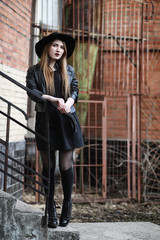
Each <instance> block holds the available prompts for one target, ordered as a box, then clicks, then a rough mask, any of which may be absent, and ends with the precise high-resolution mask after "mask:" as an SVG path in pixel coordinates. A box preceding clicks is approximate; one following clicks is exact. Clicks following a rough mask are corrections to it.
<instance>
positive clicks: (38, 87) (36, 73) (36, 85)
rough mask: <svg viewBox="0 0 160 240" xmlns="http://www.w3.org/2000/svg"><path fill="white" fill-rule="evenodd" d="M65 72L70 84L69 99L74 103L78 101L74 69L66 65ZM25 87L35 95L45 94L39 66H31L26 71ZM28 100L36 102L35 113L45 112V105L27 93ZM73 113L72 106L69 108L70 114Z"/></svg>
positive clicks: (44, 85) (43, 80) (43, 79)
mask: <svg viewBox="0 0 160 240" xmlns="http://www.w3.org/2000/svg"><path fill="white" fill-rule="evenodd" d="M55 67H56V68H57V69H58V68H59V66H58V64H56V65H55ZM67 72H68V77H69V83H70V97H71V98H73V99H74V102H75V103H76V102H77V100H78V81H77V79H76V77H75V73H74V68H73V67H72V66H70V65H67ZM26 85H27V87H28V88H30V89H31V90H33V91H34V92H35V93H36V94H39V95H40V96H42V95H43V94H47V93H46V83H45V78H44V74H43V72H42V70H41V69H40V65H39V64H36V65H33V66H31V67H30V68H29V69H28V71H27V77H26ZM28 95H29V96H30V98H31V99H32V100H33V101H35V102H36V111H37V112H45V104H44V103H43V102H42V101H41V100H39V99H38V98H36V97H35V96H33V95H31V94H30V93H28ZM73 112H75V108H74V106H72V107H71V112H70V113H73Z"/></svg>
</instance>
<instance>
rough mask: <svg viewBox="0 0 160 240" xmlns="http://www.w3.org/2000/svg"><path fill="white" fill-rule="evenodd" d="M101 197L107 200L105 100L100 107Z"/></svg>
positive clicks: (105, 99)
mask: <svg viewBox="0 0 160 240" xmlns="http://www.w3.org/2000/svg"><path fill="white" fill-rule="evenodd" d="M102 164H103V167H102V197H103V198H107V176H106V172H107V98H104V102H103V105H102Z"/></svg>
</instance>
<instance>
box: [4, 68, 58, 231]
mask: <svg viewBox="0 0 160 240" xmlns="http://www.w3.org/2000/svg"><path fill="white" fill-rule="evenodd" d="M0 75H1V76H2V77H4V78H6V79H8V80H9V81H10V82H12V83H14V84H15V85H16V86H18V87H20V88H21V89H23V90H25V91H26V92H27V93H30V95H32V96H34V97H36V98H37V99H39V100H40V101H41V102H43V103H46V105H47V103H48V101H47V100H45V99H44V98H42V97H41V96H40V95H38V94H37V93H35V92H34V91H32V90H31V89H29V88H28V87H25V86H24V85H22V84H21V83H19V82H17V81H16V80H15V79H13V78H11V77H9V76H8V75H6V74H5V73H3V72H1V71H0ZM1 99H2V100H5V99H4V98H1ZM5 102H6V103H7V104H8V106H9V109H10V107H11V106H12V107H15V108H16V109H18V110H20V111H21V112H22V113H23V114H24V111H23V110H22V109H20V108H18V107H17V106H15V105H14V104H12V103H11V104H10V102H8V101H7V100H5ZM52 106H53V107H55V108H56V105H55V104H52ZM57 111H58V110H57ZM0 114H3V115H4V116H5V117H7V119H9V120H12V121H14V122H16V123H17V124H18V125H20V126H21V127H23V128H25V129H27V130H28V131H30V132H32V133H34V134H38V133H36V132H34V131H33V130H32V129H30V128H28V127H26V126H25V125H23V124H22V123H20V122H19V121H17V120H16V119H14V118H12V117H11V116H10V115H9V114H10V111H9V114H5V113H4V112H2V111H0ZM24 115H25V114H24ZM46 123H47V138H44V137H43V136H41V135H40V134H38V135H39V136H40V137H41V138H43V139H45V140H47V142H48V144H47V145H48V151H47V152H48V166H49V168H48V178H47V181H48V184H47V185H48V187H47V186H45V185H43V184H41V183H39V184H40V185H42V186H43V187H44V188H45V189H46V187H47V189H49V185H50V170H49V169H50V154H49V152H50V136H49V118H48V106H47V107H46ZM6 136H7V134H6ZM8 142H9V134H8V139H7V141H6V142H5V141H1V143H3V144H4V145H5V146H6V148H8ZM3 155H4V156H5V162H3V161H1V163H2V164H4V166H5V170H3V169H0V171H1V172H3V173H4V175H5V176H10V177H11V178H13V179H15V180H17V181H18V182H20V183H22V184H24V185H25V186H28V187H29V188H30V189H32V190H34V191H37V192H39V193H40V194H41V195H44V196H45V197H46V208H45V215H44V216H43V217H42V226H43V227H47V213H48V196H49V191H47V194H43V192H41V191H39V190H37V189H36V188H34V187H32V186H31V185H29V184H27V183H25V182H24V181H21V180H20V179H18V178H16V177H15V176H13V175H11V174H10V173H8V172H7V170H6V169H8V167H9V168H13V167H12V166H10V165H9V164H8V158H10V159H11V160H13V158H12V157H10V156H9V155H8V150H7V151H6V152H5V153H3ZM24 167H25V168H26V166H25V165H24ZM14 170H16V169H15V168H14ZM19 173H20V174H21V175H23V173H21V172H20V171H19ZM34 173H35V174H37V172H36V171H34ZM43 177H44V176H42V178H43ZM34 181H35V180H34ZM35 182H36V183H38V182H37V181H35Z"/></svg>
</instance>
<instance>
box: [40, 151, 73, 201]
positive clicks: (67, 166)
mask: <svg viewBox="0 0 160 240" xmlns="http://www.w3.org/2000/svg"><path fill="white" fill-rule="evenodd" d="M40 154H41V158H42V163H43V170H42V175H44V176H46V177H48V157H47V152H45V151H40ZM55 167H56V161H55V152H54V151H52V152H51V153H50V191H49V202H51V201H53V199H54V186H55V179H54V172H55ZM59 168H60V172H61V179H62V187H63V194H64V201H65V202H69V201H71V194H72V187H73V150H60V151H59ZM43 184H44V185H47V181H45V180H43Z"/></svg>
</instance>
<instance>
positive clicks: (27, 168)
mask: <svg viewBox="0 0 160 240" xmlns="http://www.w3.org/2000/svg"><path fill="white" fill-rule="evenodd" d="M0 154H2V155H3V156H7V158H9V159H11V160H12V161H13V162H15V163H17V164H19V165H20V166H22V167H24V168H25V169H26V170H29V171H30V172H32V173H34V174H37V175H38V176H39V177H41V178H43V179H45V180H48V178H46V177H45V176H43V175H41V174H39V173H38V172H35V171H34V170H33V169H32V168H30V167H27V166H26V165H24V164H23V163H21V162H20V161H18V160H16V159H14V158H12V157H11V156H9V155H5V153H4V152H2V151H1V150H0ZM3 164H4V162H3Z"/></svg>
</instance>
